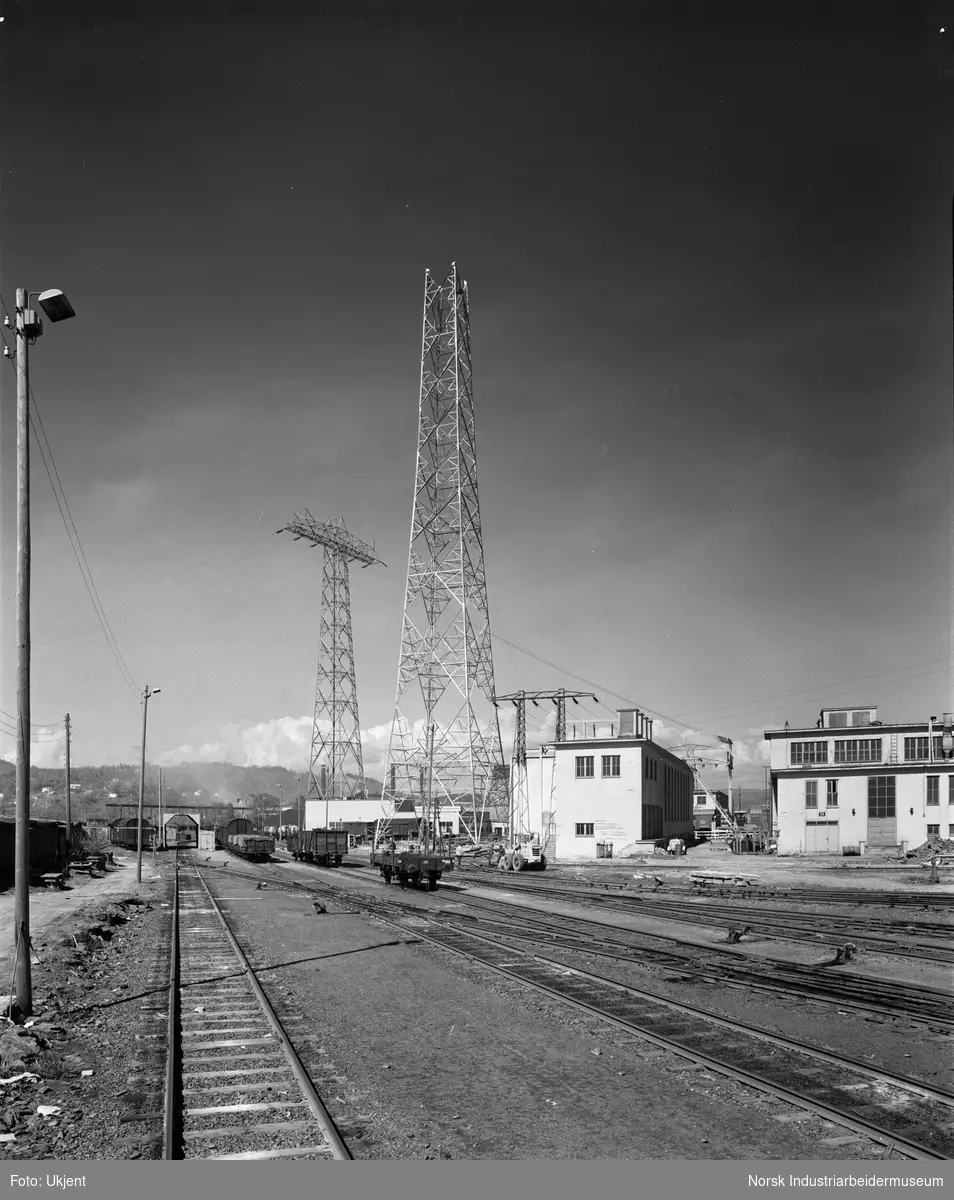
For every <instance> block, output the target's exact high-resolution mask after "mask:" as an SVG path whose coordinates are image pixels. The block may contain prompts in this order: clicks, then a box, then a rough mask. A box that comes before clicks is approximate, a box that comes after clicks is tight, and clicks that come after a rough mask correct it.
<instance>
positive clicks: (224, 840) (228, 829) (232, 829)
mask: <svg viewBox="0 0 954 1200" xmlns="http://www.w3.org/2000/svg"><path fill="white" fill-rule="evenodd" d="M254 832H255V826H254V825H253V824H252V822H251V821H249V820H247V819H246V818H245V817H234V818H233V819H232V820H231V821H229V822H228V823H227V824H225V825H216V827H215V848H216V850H225V849H227V848H228V844H229V838H230V837H232V835H233V834H236V833H254Z"/></svg>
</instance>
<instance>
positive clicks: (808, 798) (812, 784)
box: [805, 779, 818, 808]
mask: <svg viewBox="0 0 954 1200" xmlns="http://www.w3.org/2000/svg"><path fill="white" fill-rule="evenodd" d="M805 807H806V808H817V807H818V780H817V779H806V780H805Z"/></svg>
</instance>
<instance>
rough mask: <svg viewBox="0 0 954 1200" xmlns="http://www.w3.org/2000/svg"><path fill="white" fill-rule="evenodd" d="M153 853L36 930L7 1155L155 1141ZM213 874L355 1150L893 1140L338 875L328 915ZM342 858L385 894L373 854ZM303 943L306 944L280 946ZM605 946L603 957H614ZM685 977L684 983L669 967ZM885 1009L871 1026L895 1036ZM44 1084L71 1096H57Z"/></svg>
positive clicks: (156, 908)
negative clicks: (459, 951) (536, 988)
mask: <svg viewBox="0 0 954 1200" xmlns="http://www.w3.org/2000/svg"><path fill="white" fill-rule="evenodd" d="M233 862H234V860H233ZM160 864H161V866H160V869H159V871H158V876H159V877H158V878H157V879H156V880H155V881H153V882H151V883H149V884H146V885H143V886H142V887H141V888H134V889H132V891H130V892H128V893H123V894H117V895H114V896H109V897H104V898H103V899H101V900H97V899H95V897H94V895H93V890H92V889H91V894H90V900H89V902H88V903H84V905H83V906H82V907H81V908H80V910H79V911H72V912H68V913H66V914H63V915H62V916H61V918H60V925H59V926H56V925H51V926H49V927H48V930H47V936H46V940H45V943H44V942H41V943H39V944H38V945H37V947H36V948H37V951H38V954H39V957H40V959H41V962H40V963H38V964H37V965H36V967H35V973H34V989H35V1006H36V1014H35V1024H34V1025H33V1026H32V1027H31V1028H29V1029H23V1028H22V1027H21V1028H17V1029H14V1028H12V1027H9V1026H8V1027H6V1031H5V1032H4V1033H3V1034H2V1036H0V1077H2V1078H5V1079H9V1078H10V1077H11V1076H13V1075H15V1074H18V1073H20V1072H23V1071H27V1072H33V1073H35V1074H37V1075H38V1076H39V1079H36V1080H34V1079H25V1080H21V1081H18V1082H15V1083H8V1084H4V1085H2V1086H0V1133H7V1134H9V1133H12V1134H13V1135H14V1137H15V1139H16V1140H15V1141H13V1142H4V1143H3V1144H2V1145H0V1151H2V1152H3V1153H4V1154H5V1156H6V1157H10V1158H14V1159H16V1158H20V1159H31V1160H33V1159H38V1160H42V1159H97V1158H149V1157H156V1156H157V1155H158V1152H159V1151H158V1144H157V1141H156V1140H155V1139H156V1137H157V1135H158V1133H159V1131H160V1123H159V1122H158V1121H155V1120H149V1119H148V1118H149V1116H150V1114H154V1113H157V1112H158V1111H159V1108H160V1101H159V1094H160V1089H161V1076H162V1072H163V1069H164V1062H165V1054H164V1047H165V1042H164V1034H165V1029H164V1018H165V1012H166V1000H165V995H164V992H163V991H162V986H163V984H164V983H165V974H166V965H167V956H168V907H164V905H168V899H169V896H170V895H171V886H170V883H169V878H168V876H169V867H170V865H171V864H169V863H165V864H163V863H162V860H161V859H160ZM243 870H247V868H243ZM304 873H305V874H306V875H310V876H311V878H312V879H313V880H315V881H317V880H319V879H320V880H321V881H322V882H327V881H328V880H329V878H335V877H334V876H332V875H331V873H329V872H321V873H319V872H314V873H313V874H311V872H310V871H305V872H304ZM206 874H207V878H209V879H210V881H211V883H212V886H213V889H214V890H215V891H216V892H217V893H219V892H221V893H222V894H223V897H225V896H231V897H233V899H232V900H231V901H230V900H228V899H226V900H225V901H224V905H225V907H226V908H227V909H228V911H229V914H230V919H231V920H232V921H233V923H234V925H235V928H236V930H237V931H238V932H239V935H240V938H241V940H242V941H243V943H247V944H248V953H249V955H250V957H251V958H252V961H253V962H254V963H256V965H258V966H260V967H270V968H271V969H269V970H265V971H264V972H263V975H262V981H263V984H264V986H265V988H266V991H267V992H268V993H269V996H270V998H271V999H272V1002H273V1003H274V1004H275V1007H276V1009H277V1010H278V1011H279V1014H280V1015H281V1016H282V1018H283V1020H286V1021H287V1022H288V1029H289V1031H290V1032H291V1031H294V1037H295V1041H296V1044H297V1045H298V1046H299V1051H300V1054H301V1056H302V1059H303V1061H304V1062H305V1065H306V1066H307V1067H308V1068H309V1070H310V1071H311V1073H312V1076H313V1078H314V1080H315V1083H316V1086H317V1088H318V1090H319V1093H320V1094H321V1095H322V1096H323V1098H325V1099H326V1102H327V1104H328V1107H329V1109H330V1111H331V1113H332V1115H333V1117H334V1118H335V1120H336V1122H337V1123H338V1124H339V1127H340V1128H341V1131H342V1133H343V1135H344V1136H345V1138H346V1140H347V1141H348V1143H349V1146H350V1147H351V1149H352V1152H353V1153H354V1155H355V1157H356V1158H371V1159H408V1158H413V1159H426V1158H454V1159H491V1160H506V1159H517V1158H544V1159H546V1158H555V1159H560V1158H566V1159H573V1158H577V1159H596V1158H622V1159H636V1158H661V1159H666V1158H669V1159H680V1160H682V1159H698V1158H721V1159H745V1158H752V1159H763V1160H764V1159H791V1160H817V1159H830V1160H836V1161H837V1160H845V1159H856V1158H874V1159H877V1158H881V1157H883V1155H884V1149H883V1147H881V1146H879V1145H877V1144H875V1143H872V1142H870V1141H868V1140H867V1139H865V1138H862V1137H859V1136H857V1135H853V1134H851V1133H850V1131H846V1130H845V1129H844V1128H842V1127H840V1126H836V1125H834V1124H833V1123H830V1122H826V1121H823V1120H821V1119H818V1118H815V1117H812V1116H810V1115H808V1116H807V1115H805V1114H802V1113H800V1112H798V1111H797V1110H794V1109H792V1108H791V1107H790V1106H788V1105H786V1104H784V1103H782V1102H780V1101H776V1100H773V1099H771V1098H768V1097H765V1096H762V1095H761V1094H759V1093H758V1092H756V1091H755V1090H754V1089H749V1088H745V1087H743V1086H742V1085H739V1084H736V1083H735V1082H734V1081H730V1080H727V1079H725V1078H724V1077H721V1076H718V1075H717V1074H715V1073H714V1072H711V1071H708V1070H703V1069H700V1068H698V1067H695V1066H694V1065H693V1064H691V1063H688V1062H687V1061H686V1060H685V1059H681V1058H679V1057H678V1056H677V1055H674V1054H671V1053H669V1052H667V1051H663V1050H658V1049H656V1048H655V1047H653V1046H651V1045H650V1044H649V1043H647V1042H645V1041H643V1040H642V1039H640V1038H638V1037H634V1036H630V1035H627V1034H624V1033H622V1032H621V1031H618V1030H615V1029H612V1028H611V1027H608V1026H606V1025H604V1024H602V1023H600V1022H599V1021H598V1020H596V1019H594V1018H589V1017H587V1016H586V1015H585V1014H582V1013H580V1012H579V1011H577V1010H574V1009H572V1008H569V1007H567V1006H565V1005H561V1004H559V1003H558V1002H556V1001H550V1000H548V999H546V998H544V997H540V996H538V995H537V994H534V993H532V992H530V991H528V990H527V989H525V988H523V987H521V986H520V985H519V984H517V983H514V982H512V981H510V980H507V979H505V978H503V977H501V976H499V975H496V974H494V973H492V972H490V971H488V970H487V969H486V968H482V967H479V966H477V965H471V964H468V963H466V962H465V961H464V960H461V959H458V958H456V957H454V956H451V955H449V954H447V953H445V952H443V951H440V950H438V949H436V948H434V947H430V946H427V945H426V944H424V943H420V942H417V943H415V942H414V941H413V937H412V936H410V937H409V936H408V935H404V936H402V935H401V934H399V933H397V932H396V931H395V930H394V929H393V928H392V927H390V926H387V925H385V924H383V923H381V922H379V921H375V920H373V919H370V918H367V917H364V916H361V915H357V914H355V913H354V912H353V910H349V907H348V899H347V894H344V895H343V896H342V897H341V900H340V902H329V903H327V904H326V907H327V908H328V910H329V911H328V912H327V913H326V914H323V915H321V914H317V913H316V912H315V910H314V908H313V906H312V903H311V900H310V899H309V898H308V897H306V896H304V895H302V894H301V893H293V892H290V891H284V890H281V889H280V888H278V887H277V886H276V885H275V884H272V885H271V886H270V889H269V890H267V891H262V892H257V893H256V892H255V886H254V883H251V884H250V883H248V882H247V880H246V879H243V878H238V877H236V875H237V872H236V870H235V869H233V871H232V873H231V874H228V873H227V871H226V870H223V869H222V867H221V866H218V867H214V866H213V864H211V863H210V864H209V866H208V868H207V871H206ZM349 876H351V878H350V880H349ZM337 879H338V880H340V882H342V883H344V882H349V881H350V882H351V883H353V884H357V885H358V886H361V885H362V884H363V885H364V887H367V886H369V885H370V886H371V887H372V889H373V890H374V891H375V893H376V894H386V893H384V890H383V888H380V886H379V885H375V884H374V881H373V879H372V878H370V873H369V872H366V871H357V872H355V873H354V875H353V876H352V873H351V872H340V873H338V875H337ZM364 887H362V890H364ZM238 896H244V897H248V898H247V899H245V900H243V901H237V900H235V899H234V897H238ZM451 896H452V893H451V894H450V895H445V896H444V897H443V902H444V903H445V904H446V903H447V901H448V899H449V898H450V897H451ZM407 898H408V899H410V898H411V897H410V894H409V895H408V897H407ZM416 898H417V899H421V901H422V903H423V904H427V903H428V902H429V900H428V898H427V897H426V895H424V894H423V893H421V894H419V895H418V897H416ZM435 899H436V901H437V902H440V901H441V899H442V897H441V896H440V894H439V895H438V897H437V898H435ZM91 929H92V930H93V932H90V930H91ZM71 932H75V933H76V935H77V938H76V942H74V940H73V937H72V936H67V935H68V934H69V933H71ZM64 942H65V943H68V944H63V943H64ZM395 942H397V943H398V944H396V945H395V944H390V945H388V944H385V943H395ZM409 942H410V944H408V943H409ZM77 943H78V944H77ZM329 956H330V957H329ZM300 959H305V960H308V961H304V962H295V964H294V965H278V964H281V963H290V960H300ZM597 961H599V967H598V968H597V969H598V970H599V971H600V973H604V972H605V969H606V962H607V960H601V961H600V960H597ZM624 969H626V968H624ZM628 969H629V970H630V971H636V973H637V974H638V970H637V969H635V968H628ZM663 986H664V987H668V986H669V984H668V983H667V981H665V980H663ZM673 994H675V995H678V996H682V997H686V992H685V990H684V987H683V986H682V985H681V984H680V983H679V982H678V981H677V982H675V983H673ZM686 998H688V997H686ZM714 999H716V1000H717V1005H716V1007H717V1010H718V1011H722V1012H725V1013H726V1015H728V1016H735V1015H739V1014H740V1013H744V1015H745V1016H746V1018H747V1019H753V1015H754V1014H757V1020H758V1022H759V1023H760V1024H764V1027H765V1028H781V1029H783V1030H787V1031H789V1032H790V1031H791V1029H792V1022H793V1021H796V1020H797V1019H798V1017H799V1016H800V1015H801V1012H802V1011H804V1012H806V1013H808V1014H809V1018H810V1019H815V1017H816V1014H817V1020H818V1021H819V1022H821V1021H825V1022H826V1023H827V1021H828V1019H829V1018H828V1014H830V1013H831V1012H832V1011H833V1010H832V1009H831V1008H830V1006H827V1005H826V1006H823V1007H819V1008H817V1009H811V1008H809V1009H804V1006H803V1005H801V1003H800V1002H799V1003H798V1004H787V1003H786V1002H784V1001H772V1002H768V1001H764V1002H763V1001H759V999H758V997H757V996H756V995H755V994H753V993H750V992H743V991H738V992H736V990H735V989H723V990H720V992H719V994H718V996H717V997H713V996H712V994H711V993H710V994H709V996H707V997H706V999H705V1003H706V1004H710V1005H711V1004H712V1003H713V1000H714ZM760 1005H761V1008H760ZM763 1008H764V1012H763V1011H762V1009H763ZM842 1024H843V1025H844V1027H845V1031H844V1032H845V1035H846V1036H849V1035H850V1034H849V1030H850V1029H851V1028H854V1029H856V1030H857V1029H858V1028H860V1024H859V1022H858V1021H857V1019H856V1018H853V1019H851V1020H850V1021H849V1020H848V1019H844V1020H843V1022H842ZM893 1024H894V1023H893V1022H889V1023H886V1026H885V1027H879V1028H878V1029H877V1032H876V1035H875V1036H876V1037H877V1038H881V1037H885V1038H886V1039H887V1038H889V1037H890V1036H891V1026H893ZM837 1028H838V1027H836V1026H828V1025H827V1024H826V1036H830V1038H831V1041H832V1042H835V1041H838V1042H839V1043H840V1044H842V1045H843V1044H844V1041H843V1039H842V1037H841V1034H839V1033H838V1032H837ZM864 1029H865V1034H864V1039H863V1041H864V1044H865V1045H866V1051H865V1052H866V1053H868V1054H873V1055H874V1054H877V1055H878V1056H880V1055H881V1054H882V1053H884V1051H883V1050H882V1048H881V1043H880V1042H876V1041H872V1040H869V1038H870V1035H871V1032H872V1024H871V1023H870V1022H866V1023H865V1025H864ZM831 1030H834V1031H835V1032H834V1033H829V1032H828V1031H831ZM892 1044H893V1043H892ZM946 1044H947V1043H945V1045H946ZM909 1052H911V1053H912V1055H914V1054H915V1053H918V1054H919V1053H920V1050H912V1049H911V1048H910V1047H909ZM918 1061H919V1062H920V1059H918ZM908 1069H910V1067H909V1068H908ZM83 1071H91V1072H92V1074H90V1075H84V1074H83V1073H82V1072H83ZM39 1105H51V1106H54V1107H57V1108H58V1109H59V1110H60V1111H59V1112H58V1113H56V1114H54V1115H51V1116H46V1117H44V1116H42V1115H40V1114H38V1113H37V1107H38V1106H39ZM143 1118H145V1119H143ZM150 1137H151V1138H153V1141H152V1142H151V1143H150V1141H149V1138H150ZM144 1138H145V1139H146V1140H145V1141H144V1140H143V1139H144Z"/></svg>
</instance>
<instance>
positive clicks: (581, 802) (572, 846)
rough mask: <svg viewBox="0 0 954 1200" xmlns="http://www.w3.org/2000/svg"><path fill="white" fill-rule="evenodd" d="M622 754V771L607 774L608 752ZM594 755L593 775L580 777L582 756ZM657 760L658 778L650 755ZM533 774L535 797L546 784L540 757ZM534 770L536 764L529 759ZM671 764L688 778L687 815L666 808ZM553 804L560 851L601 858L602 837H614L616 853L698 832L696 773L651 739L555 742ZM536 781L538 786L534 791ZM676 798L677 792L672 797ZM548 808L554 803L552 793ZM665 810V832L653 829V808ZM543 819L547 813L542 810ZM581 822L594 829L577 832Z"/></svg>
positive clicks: (565, 854)
mask: <svg viewBox="0 0 954 1200" xmlns="http://www.w3.org/2000/svg"><path fill="white" fill-rule="evenodd" d="M617 754H618V755H619V758H620V773H619V776H603V774H602V769H601V768H602V757H603V755H617ZM580 755H592V756H593V767H594V771H593V776H592V777H591V778H577V776H576V759H577V757H578V756H580ZM645 759H649V760H651V761H653V762H654V763H655V764H656V770H655V772H654V774H655V778H652V777H647V775H646V774H645V770H644V760H645ZM534 765H535V767H536V770H535V772H533V773H531V774H530V779H531V793H530V794H531V800H532V798H533V796H534V795H535V794H538V792H539V787H540V776H539V769H540V768H539V759H537V760H536V763H535V764H534ZM527 766H528V772H530V771H531V770H532V768H531V763H530V761H529V759H528V763H527ZM666 766H669V767H670V768H672V769H673V770H674V772H676V773H678V774H679V775H680V776H681V777H682V778H684V779H685V780H686V788H685V791H686V795H687V797H688V799H687V802H686V804H685V816H684V817H678V818H673V817H671V816H669V815H667V811H666V799H667V795H666V772H665V767H666ZM552 771H553V793H552V794H553V810H554V813H555V825H556V857H557V858H560V859H566V858H594V859H595V858H596V857H597V846H598V844H599V843H601V842H602V843H607V842H612V844H613V853H614V854H618V853H619V851H620V850H622V848H623V847H624V846H627V845H629V844H631V843H632V842H637V841H640V840H641V839H644V838H646V837H666V838H669V837H688V836H689V835H690V834H691V832H692V801H691V793H692V773H691V771H690V770H689V768H688V767H687V766H686V765H685V763H682V762H679V761H678V760H677V759H675V758H672V757H670V756H669V755H667V754H666V753H665V752H664V751H661V750H660V748H659V747H657V746H654V745H653V744H652V743H651V742H643V741H639V742H636V741H627V740H624V739H618V740H616V741H610V740H606V741H599V742H589V743H588V742H576V743H573V742H569V743H563V744H560V745H557V746H556V747H554V758H553V768H552ZM546 777H547V770H546V760H544V796H545V797H546ZM534 785H535V788H536V792H535V791H534ZM669 799H670V800H671V799H673V797H669ZM546 800H547V803H546V804H545V805H544V806H541V807H544V808H545V809H548V808H549V797H546ZM651 806H655V807H657V808H658V810H659V813H660V819H661V822H662V823H661V825H659V826H657V828H658V830H659V832H658V833H653V832H651V830H652V829H653V826H652V824H651V820H650V818H649V817H648V814H647V813H646V810H647V808H649V807H651ZM541 823H542V816H541ZM577 824H581V825H587V824H592V825H593V833H592V835H589V834H587V835H581V836H577V833H576V826H577Z"/></svg>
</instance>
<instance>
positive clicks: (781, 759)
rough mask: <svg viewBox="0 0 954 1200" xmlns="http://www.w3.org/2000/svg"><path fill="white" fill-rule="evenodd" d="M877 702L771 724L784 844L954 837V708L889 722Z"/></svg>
mask: <svg viewBox="0 0 954 1200" xmlns="http://www.w3.org/2000/svg"><path fill="white" fill-rule="evenodd" d="M877 715H878V710H877V708H875V707H873V706H870V705H865V706H862V705H856V706H854V707H851V708H826V709H822V712H821V716H820V717H819V719H818V722H817V724H816V726H815V727H814V728H813V729H790V728H788V726H787V725H786V728H784V729H769V730H766V732H765V737H766V739H767V740H768V742H769V743H770V745H771V759H770V761H771V771H772V792H773V801H772V803H773V810H774V811H773V815H774V824H775V827H776V830H777V835H778V853H779V854H780V855H782V854H844V853H858V854H864V853H867V852H870V851H871V850H873V849H886V848H895V849H898V850H901V851H903V850H906V849H913V848H914V847H915V846H920V845H922V844H923V843H924V842H925V841H926V840H927V838H928V837H930V836H932V835H939V836H940V837H944V838H947V837H951V836H954V791H952V789H954V757H952V755H954V729H952V714H950V713H945V714H944V717H943V719H942V720H941V721H940V722H939V721H938V720H937V718H936V717H931V718H929V719H928V720H926V721H915V722H903V723H899V724H885V723H883V722H881V721H879V720H877V719H876V718H877Z"/></svg>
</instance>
